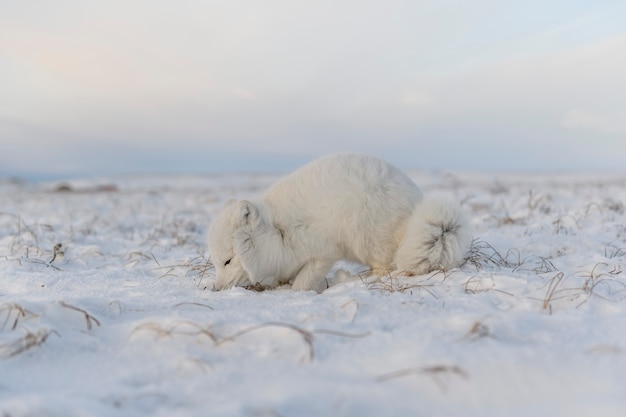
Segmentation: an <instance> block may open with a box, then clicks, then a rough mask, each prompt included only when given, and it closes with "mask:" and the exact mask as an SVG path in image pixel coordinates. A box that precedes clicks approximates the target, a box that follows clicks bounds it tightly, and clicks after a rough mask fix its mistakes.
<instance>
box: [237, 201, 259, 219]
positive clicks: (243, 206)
mask: <svg viewBox="0 0 626 417" xmlns="http://www.w3.org/2000/svg"><path fill="white" fill-rule="evenodd" d="M258 217H259V211H258V210H257V208H256V207H255V206H254V204H252V203H251V202H250V201H248V200H241V201H240V202H239V222H240V224H254V223H256V222H257V219H258Z"/></svg>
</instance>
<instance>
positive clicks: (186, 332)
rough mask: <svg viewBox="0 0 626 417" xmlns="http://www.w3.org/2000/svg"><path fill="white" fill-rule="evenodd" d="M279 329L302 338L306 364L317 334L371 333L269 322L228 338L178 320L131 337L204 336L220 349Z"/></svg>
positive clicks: (150, 326) (148, 327)
mask: <svg viewBox="0 0 626 417" xmlns="http://www.w3.org/2000/svg"><path fill="white" fill-rule="evenodd" d="M277 327H278V328H283V329H288V330H291V331H293V332H294V333H296V334H297V335H298V336H300V337H301V338H302V341H303V342H304V345H305V346H306V348H307V351H306V355H305V356H304V358H303V361H305V362H312V361H313V360H314V359H315V350H314V340H315V335H316V334H324V335H330V336H337V337H345V338H352V339H359V338H364V337H367V336H369V333H344V332H340V331H336V330H329V329H318V330H306V329H304V328H302V327H300V326H296V325H294V324H291V323H283V322H267V323H260V324H256V325H254V326H250V327H246V328H244V329H242V330H239V331H237V332H235V333H233V334H230V335H228V336H222V337H220V336H218V335H217V334H216V333H215V332H214V331H213V330H212V328H211V326H202V325H200V324H198V323H195V322H193V321H189V320H178V321H176V322H173V323H170V324H167V325H164V324H159V323H152V322H149V323H144V324H141V325H139V326H137V327H135V328H134V329H133V330H132V331H131V333H130V336H131V337H132V336H133V335H134V334H136V333H139V332H146V331H147V332H151V333H154V334H156V336H157V337H158V338H173V337H176V336H187V337H197V336H204V337H207V338H208V339H209V340H210V341H211V342H213V345H214V346H216V347H219V346H223V345H225V344H227V343H229V342H236V341H237V340H238V339H239V338H241V337H242V336H244V335H246V334H249V333H254V332H257V331H259V330H262V329H267V328H277Z"/></svg>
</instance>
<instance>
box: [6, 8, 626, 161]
mask: <svg viewBox="0 0 626 417" xmlns="http://www.w3.org/2000/svg"><path fill="white" fill-rule="evenodd" d="M0 9H2V10H0V90H1V91H2V95H0V134H2V136H1V137H0V143H2V146H3V155H0V164H4V166H9V164H10V165H11V166H14V165H15V163H14V161H16V160H17V158H16V156H17V155H19V154H20V153H21V154H24V150H25V149H26V147H27V146H30V147H31V149H32V148H33V147H36V148H38V149H40V150H42V154H43V155H50V156H49V157H48V159H47V160H46V159H45V158H44V157H42V159H40V160H37V162H36V165H37V167H41V169H44V168H45V167H47V169H51V170H52V169H57V170H62V169H64V167H69V166H72V167H74V166H78V165H80V164H78V163H77V162H75V161H77V160H80V161H83V160H86V159H87V158H94V157H97V154H105V153H106V152H104V151H103V149H106V148H107V147H108V148H117V149H119V152H118V151H115V152H113V151H112V152H111V154H115V155H118V158H117V159H118V160H119V161H120V164H121V163H122V161H124V163H125V164H127V165H132V163H131V161H132V158H130V157H129V158H122V157H119V155H124V154H128V153H129V152H130V153H132V154H133V155H137V158H138V160H139V159H141V157H140V156H141V153H142V152H143V154H144V155H145V154H148V153H154V154H155V155H156V153H158V152H165V153H167V154H169V155H177V157H178V158H183V159H184V158H185V157H186V156H185V155H189V154H190V153H193V152H195V153H198V154H202V153H211V154H215V153H222V154H224V155H226V154H228V155H236V151H237V150H239V149H245V150H246V152H250V154H251V155H259V158H262V157H263V156H264V155H265V156H267V155H285V156H289V155H292V156H293V155H299V156H303V155H305V156H315V155H318V154H321V153H326V152H332V151H335V150H362V151H366V152H371V153H381V154H386V155H388V156H389V157H391V158H400V157H401V156H402V155H403V154H405V153H410V154H411V155H413V154H416V155H424V157H423V158H422V159H417V160H415V161H414V163H415V164H416V165H420V164H430V165H431V166H448V164H449V163H450V160H449V158H448V159H446V158H443V157H441V156H440V155H441V154H442V150H448V151H449V150H451V149H455V148H456V149H459V152H460V153H467V152H468V149H474V150H475V154H476V155H478V156H481V155H489V152H491V153H492V154H493V152H494V149H497V148H499V147H502V148H506V147H508V148H511V147H512V146H513V145H511V143H512V142H511V141H518V142H521V143H526V144H529V146H531V145H532V146H538V145H539V144H542V145H543V146H546V144H550V143H552V144H554V146H560V145H561V144H562V143H568V140H569V143H571V142H572V140H571V139H572V138H574V137H575V138H576V141H575V142H576V143H578V142H580V141H582V140H583V139H584V138H583V137H582V136H581V135H582V134H583V133H584V129H582V127H583V125H585V124H586V125H585V126H586V127H587V128H593V129H596V132H598V133H599V135H596V136H594V140H595V141H603V140H609V139H611V138H604V137H603V135H609V134H614V133H612V132H623V130H621V129H622V127H621V126H622V125H620V124H619V120H617V119H618V118H619V116H620V115H622V113H621V112H623V97H625V96H626V84H625V83H623V81H622V80H623V74H624V73H626V54H624V53H623V51H624V50H626V34H625V32H626V31H625V30H624V27H626V26H625V25H620V23H623V21H624V20H626V19H624V18H625V17H626V7H625V6H622V5H620V4H616V3H613V2H610V1H607V2H603V1H599V2H594V4H593V5H590V4H582V3H581V4H578V3H577V4H572V3H571V2H567V1H565V0H563V1H561V0H558V1H556V2H551V3H549V4H546V3H545V2H541V1H538V0H537V1H535V0H532V1H529V2H523V3H519V4H515V5H508V6H507V7H502V6H501V3H500V2H498V1H496V0H487V1H484V2H478V3H476V2H474V3H468V2H465V1H461V0H450V1H445V2H404V1H400V0H391V1H389V2H384V3H381V2H378V1H369V0H368V1H358V2H357V1H356V0H348V1H346V2H340V3H337V2H331V1H330V0H318V1H304V2H298V3H293V2H290V1H287V0H271V1H269V2H263V3H259V2H256V1H252V0H242V1H237V2H201V1H193V0H182V1H180V2H178V3H177V4H176V7H172V4H171V3H170V2H166V1H164V0H153V1H146V0H139V1H137V2H131V3H128V2H122V1H121V0H111V1H108V2H105V3H103V4H101V5H99V6H98V8H97V9H95V8H94V7H93V3H88V2H79V1H76V0H60V2H59V3H55V5H52V4H47V3H40V2H37V5H36V7H35V6H34V3H33V2H31V1H29V0H24V1H23V2H10V3H6V2H5V3H3V5H2V6H0ZM583 113H584V114H583ZM602 115H604V116H602ZM603 117H604V119H603ZM594 126H595V127H594ZM575 127H578V128H575ZM581 132H583V133H581ZM611 140H612V139H611ZM9 141H10V142H11V145H10V146H5V144H6V143H8V142H9ZM468 141H471V146H470V145H468V143H467V142H468ZM438 144H445V146H443V148H442V147H440V146H438ZM130 145H132V146H130ZM515 146H517V145H515ZM579 146H582V145H579ZM7 149H8V150H7ZM89 149H100V151H99V152H96V153H92V152H89ZM516 149H517V148H516ZM394 150H395V153H394ZM516 152H517V153H518V154H520V153H523V152H524V149H517V150H516ZM81 155H82V156H81ZM94 155H95V156H94ZM398 155H400V156H398ZM83 156H84V157H83ZM505 156H506V153H505V152H504V151H503V152H502V153H500V154H498V157H505ZM64 158H66V159H64ZM485 158H486V157H485ZM485 158H483V159H485ZM476 159H479V158H478V157H476ZM151 160H152V161H162V160H163V159H159V158H157V157H154V158H146V159H145V161H146V162H145V167H149V163H150V161H151ZM272 160H277V159H272ZM456 161H457V162H458V165H457V166H461V165H460V164H461V162H463V158H462V157H459V158H456ZM572 161H574V158H573V157H572ZM457 162H455V163H457ZM154 163H157V162H154ZM195 163H197V164H198V166H201V164H200V163H199V162H195ZM481 163H482V164H483V165H484V164H489V163H491V164H495V162H494V161H492V162H489V161H481ZM516 163H519V164H520V166H521V165H522V163H521V162H519V161H518V162H516ZM571 163H572V164H574V163H575V162H571ZM34 165H35V162H31V160H28V159H25V160H23V161H21V162H20V166H21V167H23V168H24V169H32V168H33V166H34ZM81 166H85V167H87V168H88V167H89V166H90V164H89V162H85V163H84V164H82V165H81ZM181 166H184V164H181ZM465 166H468V165H467V163H466V164H465ZM79 168H80V167H79ZM76 169H78V168H76ZM146 169H147V168H146Z"/></svg>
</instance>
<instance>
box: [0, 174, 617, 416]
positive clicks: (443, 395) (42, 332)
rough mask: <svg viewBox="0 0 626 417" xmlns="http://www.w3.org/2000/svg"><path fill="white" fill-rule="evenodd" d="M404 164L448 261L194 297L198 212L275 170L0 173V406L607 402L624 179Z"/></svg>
mask: <svg viewBox="0 0 626 417" xmlns="http://www.w3.org/2000/svg"><path fill="white" fill-rule="evenodd" d="M411 175H412V177H413V178H414V179H415V181H416V182H417V184H418V185H420V186H421V187H422V188H423V189H424V191H425V192H426V193H428V192H435V191H437V192H439V191H441V192H444V193H448V194H450V195H453V196H455V197H456V198H458V199H459V200H460V201H462V203H463V205H464V206H465V207H466V209H467V211H468V213H469V214H470V216H471V219H472V223H473V227H474V230H475V238H476V240H475V242H474V245H473V248H472V253H470V256H469V259H468V261H467V263H466V264H465V265H464V266H462V267H461V268H460V269H458V270H454V271H449V272H448V273H446V274H443V273H439V274H431V275H429V276H423V277H413V278H406V277H400V276H385V277H379V278H378V279H369V280H368V279H365V278H363V279H357V280H354V281H349V282H336V281H333V279H332V277H331V278H330V288H329V289H328V290H326V291H325V292H324V293H322V294H315V293H312V292H304V293H302V292H301V293H297V292H292V291H290V290H289V289H288V288H280V289H277V290H273V291H265V292H253V291H248V290H244V289H241V288H238V289H233V290H229V291H225V292H214V291H211V287H212V283H213V281H214V276H213V275H212V273H213V271H211V270H210V264H209V263H208V257H207V253H206V250H207V248H206V243H205V234H206V231H207V227H208V225H209V223H210V221H211V217H212V216H213V215H214V214H215V213H216V211H217V210H218V209H219V208H220V206H221V204H222V203H223V202H224V201H225V200H226V199H228V198H230V197H250V196H253V195H256V194H258V193H260V192H261V191H262V190H263V189H265V188H266V187H267V186H269V185H270V184H271V183H272V182H274V181H275V180H276V178H277V176H273V175H249V176H245V175H228V176H205V177H200V176H196V177H134V178H115V179H101V180H86V181H72V182H70V183H69V186H67V187H60V186H59V185H60V184H58V183H40V184H22V183H17V182H11V181H2V180H0V415H1V416H9V417H20V416H62V417H69V416H117V415H124V416H168V417H169V416H266V417H274V416H283V417H295V416H315V417H319V416H355V417H362V416H439V415H458V416H471V415H476V416H503V415H506V416H529V415H532V416H587V415H593V416H595V417H601V416H616V417H617V416H620V417H621V416H624V415H626V273H624V272H622V269H623V268H624V264H625V260H626V208H625V203H626V175H622V176H618V175H599V176H598V175H562V176H555V175H543V176H541V175H492V174H489V175H487V174H461V173H456V174H433V173H421V172H416V173H412V174H411ZM62 189H65V191H62ZM355 268H356V267H355Z"/></svg>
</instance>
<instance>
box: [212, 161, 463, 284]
mask: <svg viewBox="0 0 626 417" xmlns="http://www.w3.org/2000/svg"><path fill="white" fill-rule="evenodd" d="M208 243H209V248H210V253H211V258H212V260H213V263H214V264H215V268H216V275H217V276H216V283H215V289H216V290H224V289H228V288H231V287H234V286H260V287H263V288H271V287H276V286H277V285H280V284H285V283H292V288H293V289H294V290H316V291H322V290H323V289H325V288H326V280H325V277H326V275H327V274H328V272H329V271H330V269H331V268H332V267H333V265H334V264H335V263H336V262H337V261H339V260H347V261H352V262H358V263H361V264H363V265H366V266H369V267H370V268H372V270H373V271H374V272H376V273H383V272H391V271H395V270H398V271H401V272H403V273H405V274H407V275H421V274H426V273H428V272H431V271H433V270H437V269H442V270H447V269H449V268H452V267H455V266H457V265H458V264H459V263H460V262H461V261H462V260H463V257H464V255H465V253H466V251H467V250H468V247H469V245H470V243H471V233H470V230H469V226H468V223H467V221H466V220H465V218H464V216H463V215H462V212H461V209H460V207H459V206H457V205H456V204H452V203H447V202H444V201H440V200H434V199H426V200H424V199H423V197H422V193H421V191H420V190H419V188H418V187H417V186H416V185H415V184H414V183H413V181H411V180H410V179H409V178H408V177H407V176H406V175H405V174H404V173H403V172H402V171H400V170H399V169H398V168H396V167H394V166H392V165H391V164H389V163H387V162H385V161H383V160H380V159H378V158H374V157H371V156H364V155H357V154H343V153H341V154H332V155H329V156H326V157H323V158H321V159H318V160H316V161H313V162H311V163H309V164H308V165H305V166H304V167H302V168H300V169H298V170H297V171H295V172H293V173H292V174H290V175H288V176H286V177H285V178H283V179H282V180H280V181H278V182H277V183H276V184H274V185H273V186H272V187H271V188H270V189H269V190H268V191H267V192H265V194H263V195H261V196H260V197H259V198H258V199H256V200H254V201H246V200H241V201H235V200H230V201H229V202H228V203H226V205H225V206H224V207H223V208H222V210H221V211H220V212H219V213H218V214H217V216H216V217H215V219H214V220H213V222H212V224H211V227H210V229H209V235H208Z"/></svg>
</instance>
